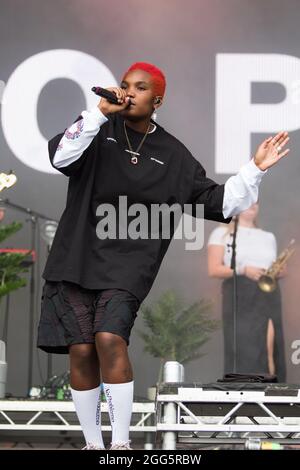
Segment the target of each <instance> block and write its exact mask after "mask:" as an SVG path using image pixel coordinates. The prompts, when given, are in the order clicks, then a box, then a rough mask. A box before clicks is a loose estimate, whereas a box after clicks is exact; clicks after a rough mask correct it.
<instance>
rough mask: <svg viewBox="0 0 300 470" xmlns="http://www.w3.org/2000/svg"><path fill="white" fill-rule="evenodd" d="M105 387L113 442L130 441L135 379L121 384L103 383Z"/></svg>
mask: <svg viewBox="0 0 300 470" xmlns="http://www.w3.org/2000/svg"><path fill="white" fill-rule="evenodd" d="M103 387H104V392H105V396H106V401H107V404H108V411H109V417H110V423H111V428H112V439H111V443H112V444H123V443H125V442H128V441H129V426H130V420H131V414H132V403H133V381H132V382H125V383H121V384H107V383H103Z"/></svg>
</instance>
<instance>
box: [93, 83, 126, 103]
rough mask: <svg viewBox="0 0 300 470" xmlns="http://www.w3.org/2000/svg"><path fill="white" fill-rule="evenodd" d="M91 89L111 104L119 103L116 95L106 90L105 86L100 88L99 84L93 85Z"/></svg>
mask: <svg viewBox="0 0 300 470" xmlns="http://www.w3.org/2000/svg"><path fill="white" fill-rule="evenodd" d="M92 91H93V92H94V93H95V94H96V95H98V96H101V97H102V98H105V99H107V101H109V102H110V103H112V104H120V103H119V102H118V98H117V97H116V95H115V94H114V93H113V92H112V91H109V90H106V89H105V88H101V87H100V86H93V88H92ZM129 104H130V101H129V102H128V105H129Z"/></svg>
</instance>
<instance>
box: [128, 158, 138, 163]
mask: <svg viewBox="0 0 300 470" xmlns="http://www.w3.org/2000/svg"><path fill="white" fill-rule="evenodd" d="M130 161H131V163H133V165H136V164H137V163H138V159H137V157H131V160H130Z"/></svg>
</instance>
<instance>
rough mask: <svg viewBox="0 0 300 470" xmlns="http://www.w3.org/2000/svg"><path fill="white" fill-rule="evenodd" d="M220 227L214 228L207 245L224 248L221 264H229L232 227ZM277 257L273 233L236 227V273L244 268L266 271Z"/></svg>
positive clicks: (240, 226) (252, 228)
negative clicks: (252, 267)
mask: <svg viewBox="0 0 300 470" xmlns="http://www.w3.org/2000/svg"><path fill="white" fill-rule="evenodd" d="M228 229H229V227H226V226H220V227H217V228H215V229H214V230H213V231H212V233H211V234H210V237H209V239H208V243H207V244H208V245H222V246H224V248H225V249H224V258H223V262H224V265H225V266H230V264H231V253H232V248H231V247H228V244H230V245H231V244H232V236H231V235H230V234H231V233H233V227H232V229H231V230H229V231H228ZM276 257H277V243H276V238H275V236H274V234H273V233H271V232H266V231H265V230H261V229H260V228H254V227H243V226H242V225H239V226H238V229H237V235H236V267H237V272H239V271H241V270H242V269H243V268H244V267H245V266H255V267H257V268H264V269H268V268H269V267H270V266H271V264H272V263H273V261H275V259H276Z"/></svg>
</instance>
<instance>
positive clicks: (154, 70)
mask: <svg viewBox="0 0 300 470" xmlns="http://www.w3.org/2000/svg"><path fill="white" fill-rule="evenodd" d="M132 70H144V72H147V73H149V74H150V75H151V77H152V82H153V85H154V87H153V89H154V90H153V91H154V94H155V96H164V94H165V89H166V78H165V76H164V74H163V72H162V71H161V70H160V69H159V68H158V67H156V66H155V65H153V64H148V63H147V62H136V63H135V64H132V65H131V66H130V67H129V69H128V70H127V72H125V74H124V76H123V80H124V78H125V75H127V74H128V73H129V72H131V71H132Z"/></svg>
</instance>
